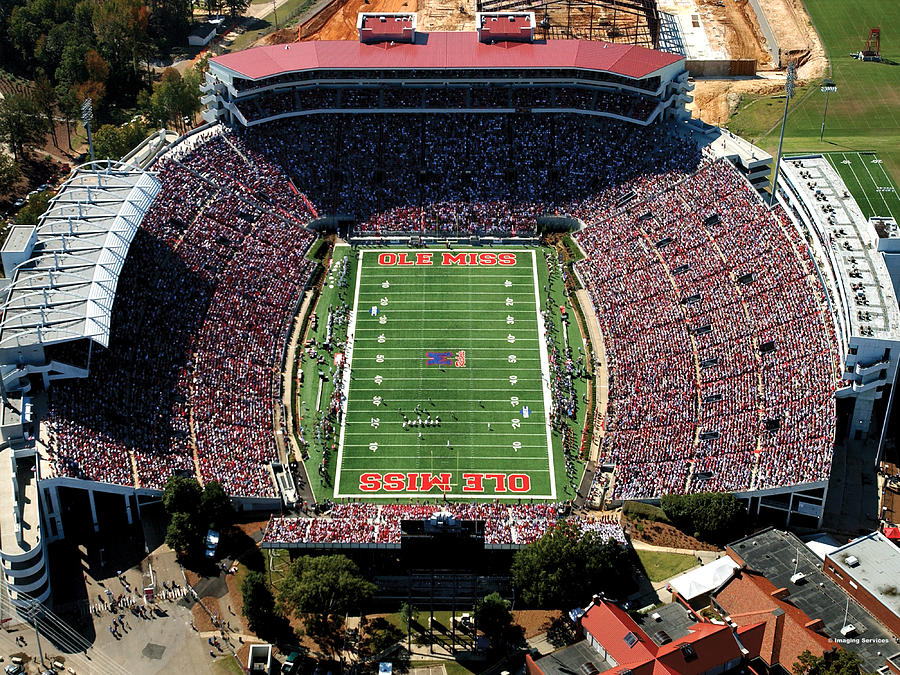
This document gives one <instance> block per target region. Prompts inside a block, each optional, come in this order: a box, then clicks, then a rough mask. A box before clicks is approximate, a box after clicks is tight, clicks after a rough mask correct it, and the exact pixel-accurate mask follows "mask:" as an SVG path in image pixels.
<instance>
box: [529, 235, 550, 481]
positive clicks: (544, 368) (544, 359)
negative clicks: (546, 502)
mask: <svg viewBox="0 0 900 675" xmlns="http://www.w3.org/2000/svg"><path fill="white" fill-rule="evenodd" d="M531 271H532V274H533V275H534V311H535V314H536V317H537V322H538V337H539V338H540V340H539V344H538V350H539V351H540V354H541V385H542V387H541V388H542V389H543V390H544V424H545V428H546V431H547V459H548V464H549V467H550V498H551V499H556V471H554V466H553V439H552V438H551V437H550V410H551V408H550V406H551V405H552V404H553V401H552V398H551V395H550V357H549V356H548V355H547V341H546V340H545V339H544V336H545V335H546V334H547V333H546V332H545V330H544V317H543V316H542V315H541V292H540V283H539V282H538V273H537V257H536V254H535V252H534V249H531Z"/></svg>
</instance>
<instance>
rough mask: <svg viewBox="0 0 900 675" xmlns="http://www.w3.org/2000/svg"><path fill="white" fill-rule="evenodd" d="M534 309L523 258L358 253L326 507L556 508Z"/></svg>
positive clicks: (535, 295)
mask: <svg viewBox="0 0 900 675" xmlns="http://www.w3.org/2000/svg"><path fill="white" fill-rule="evenodd" d="M539 307H540V291H539V285H538V274H537V260H536V256H535V251H533V250H530V249H521V248H515V249H506V248H504V249H476V250H471V249H462V250H456V249H454V250H452V251H451V250H447V249H429V250H426V249H381V248H379V249H363V250H361V251H360V254H359V262H358V272H357V277H356V289H355V293H354V302H353V310H352V313H351V316H350V323H349V335H350V340H349V342H348V348H347V354H346V358H347V359H348V360H349V365H350V368H349V369H346V370H345V376H344V381H343V392H344V396H345V397H346V398H345V401H346V414H345V415H344V418H343V420H342V426H341V429H340V436H339V442H338V456H337V471H336V476H335V482H334V486H335V487H334V497H335V498H341V497H365V498H372V497H404V498H417V497H420V498H432V499H433V498H434V497H436V496H439V495H441V494H442V493H447V495H448V496H451V497H454V498H473V499H478V498H493V497H499V498H504V499H555V498H556V496H557V487H556V478H555V471H554V466H553V448H552V443H551V437H550V424H549V419H548V412H549V406H550V391H549V388H548V387H549V367H548V362H547V349H546V344H545V343H544V341H543V339H542V335H543V319H542V317H541V315H540V310H539ZM404 420H406V425H405V426H404Z"/></svg>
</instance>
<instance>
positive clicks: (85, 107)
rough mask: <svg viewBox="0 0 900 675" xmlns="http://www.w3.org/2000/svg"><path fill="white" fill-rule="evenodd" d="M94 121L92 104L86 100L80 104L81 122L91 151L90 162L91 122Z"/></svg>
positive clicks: (91, 148) (92, 159)
mask: <svg viewBox="0 0 900 675" xmlns="http://www.w3.org/2000/svg"><path fill="white" fill-rule="evenodd" d="M93 121H94V104H93V103H92V101H91V99H89V98H86V99H84V101H82V103H81V122H82V124H84V128H85V129H86V130H87V137H88V149H89V150H90V151H91V161H92V162H93V161H94V141H93V139H92V138H91V122H93Z"/></svg>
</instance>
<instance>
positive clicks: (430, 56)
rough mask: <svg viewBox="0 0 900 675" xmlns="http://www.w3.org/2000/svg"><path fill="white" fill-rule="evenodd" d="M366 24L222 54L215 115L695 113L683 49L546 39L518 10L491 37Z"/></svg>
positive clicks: (234, 118)
mask: <svg viewBox="0 0 900 675" xmlns="http://www.w3.org/2000/svg"><path fill="white" fill-rule="evenodd" d="M482 18H484V17H482ZM494 19H497V20H496V21H495V20H494ZM357 26H358V28H359V32H360V40H359V41H358V42H354V41H351V40H334V41H310V42H295V43H292V44H286V45H268V46H262V47H254V48H252V49H246V50H244V51H241V52H236V53H233V54H224V55H222V56H217V57H215V58H212V59H210V67H209V71H208V72H207V75H206V82H205V83H204V85H203V86H202V87H201V89H202V91H203V92H204V96H203V97H202V99H201V100H202V102H203V103H204V105H206V110H205V111H204V113H203V116H204V118H205V119H206V120H207V121H214V120H220V121H223V122H225V123H227V124H229V125H239V126H253V125H255V124H260V123H263V122H267V121H271V120H274V119H278V118H282V117H291V116H297V115H308V114H316V113H326V114H335V113H344V114H346V113H350V114H353V113H391V114H396V113H423V112H424V113H454V112H469V113H471V112H494V113H496V112H518V113H522V112H533V113H553V112H567V113H580V114H586V115H597V116H605V117H614V118H618V119H622V120H625V121H629V122H634V123H636V124H640V125H648V124H652V123H654V122H656V121H658V120H661V119H666V118H677V119H683V118H686V117H687V113H686V111H685V104H686V103H687V102H688V101H690V100H691V97H690V91H691V90H692V88H693V85H692V84H690V83H689V82H688V73H687V71H686V70H685V67H684V57H683V56H680V55H677V54H670V53H667V52H661V51H658V50H653V49H647V48H644V47H638V46H634V45H627V44H615V43H608V42H599V41H590V40H534V39H533V17H523V16H521V15H519V14H515V13H513V14H510V13H506V14H498V15H497V16H492V15H488V16H487V18H486V19H485V24H484V26H482V27H481V29H480V33H481V38H480V37H479V32H476V31H470V32H443V33H422V32H416V30H415V21H414V15H409V14H398V13H391V14H361V15H360V18H359V21H358V23H357ZM485 30H487V33H485ZM482 38H483V39H482Z"/></svg>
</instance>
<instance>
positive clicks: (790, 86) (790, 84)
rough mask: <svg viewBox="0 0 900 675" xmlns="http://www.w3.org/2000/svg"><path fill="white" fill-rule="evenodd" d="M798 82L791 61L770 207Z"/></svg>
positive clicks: (774, 192) (773, 203)
mask: <svg viewBox="0 0 900 675" xmlns="http://www.w3.org/2000/svg"><path fill="white" fill-rule="evenodd" d="M796 80H797V69H796V66H795V65H794V62H793V61H791V62H790V63H789V64H788V67H787V79H786V80H785V83H784V94H785V96H784V116H783V117H782V118H781V137H780V138H779V139H778V156H777V157H776V159H775V173H774V174H773V175H772V197H771V199H769V206H774V205H775V197H776V194H777V193H778V170H779V168H780V166H781V146H782V144H783V143H784V127H785V124H787V114H788V104H789V103H790V102H791V98H792V97H793V95H794V83H795V82H796Z"/></svg>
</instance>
